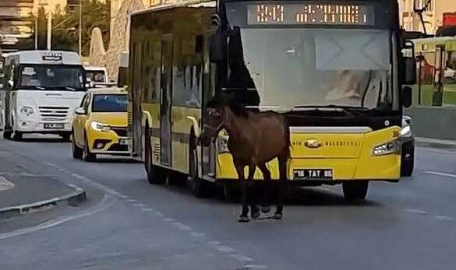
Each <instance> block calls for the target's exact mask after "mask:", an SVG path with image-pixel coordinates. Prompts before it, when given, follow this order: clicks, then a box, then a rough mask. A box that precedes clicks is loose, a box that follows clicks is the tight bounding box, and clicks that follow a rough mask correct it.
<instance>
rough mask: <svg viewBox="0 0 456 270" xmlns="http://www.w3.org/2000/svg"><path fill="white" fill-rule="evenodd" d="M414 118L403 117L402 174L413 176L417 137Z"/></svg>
mask: <svg viewBox="0 0 456 270" xmlns="http://www.w3.org/2000/svg"><path fill="white" fill-rule="evenodd" d="M411 124H412V118H411V117H410V116H406V115H405V116H404V117H403V118H402V131H401V133H402V134H401V138H402V162H401V176H411V175H412V174H413V169H414V166H415V138H414V137H413V134H412V129H411Z"/></svg>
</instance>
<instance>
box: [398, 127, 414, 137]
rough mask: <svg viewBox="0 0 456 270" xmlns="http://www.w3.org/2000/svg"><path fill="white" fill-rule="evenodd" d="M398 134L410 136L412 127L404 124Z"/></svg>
mask: <svg viewBox="0 0 456 270" xmlns="http://www.w3.org/2000/svg"><path fill="white" fill-rule="evenodd" d="M399 136H400V137H407V138H408V137H411V136H412V129H411V128H410V126H405V127H403V128H402V129H401V131H400V132H399Z"/></svg>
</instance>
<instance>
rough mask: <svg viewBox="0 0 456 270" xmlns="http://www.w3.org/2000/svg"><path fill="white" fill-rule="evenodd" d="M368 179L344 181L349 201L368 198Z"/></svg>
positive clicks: (345, 192) (343, 184)
mask: <svg viewBox="0 0 456 270" xmlns="http://www.w3.org/2000/svg"><path fill="white" fill-rule="evenodd" d="M368 187H369V182H368V181H347V182H344V183H342V190H343V191H344V198H345V199H346V200H348V201H362V200H364V199H366V196H367V190H368Z"/></svg>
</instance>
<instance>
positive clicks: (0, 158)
mask: <svg viewBox="0 0 456 270" xmlns="http://www.w3.org/2000/svg"><path fill="white" fill-rule="evenodd" d="M15 156H16V155H15V154H14V153H11V152H10V151H8V150H5V149H2V148H0V219H2V218H6V217H11V216H14V215H19V214H24V213H28V212H32V211H34V210H37V209H40V208H44V207H51V206H54V205H57V204H58V203H61V202H68V201H72V200H73V201H82V200H85V198H86V193H85V192H84V190H82V189H80V188H78V187H74V186H68V185H66V184H64V183H62V182H60V181H58V180H56V179H53V178H51V177H49V176H39V175H35V174H33V173H32V172H29V171H27V170H26V169H25V168H23V167H22V166H21V164H18V163H19V162H18V160H20V158H16V157H15Z"/></svg>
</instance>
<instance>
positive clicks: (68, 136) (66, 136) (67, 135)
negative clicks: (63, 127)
mask: <svg viewBox="0 0 456 270" xmlns="http://www.w3.org/2000/svg"><path fill="white" fill-rule="evenodd" d="M60 136H61V137H62V140H63V141H65V142H69V141H70V139H71V133H69V132H68V133H62V134H60ZM73 138H74V136H73Z"/></svg>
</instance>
